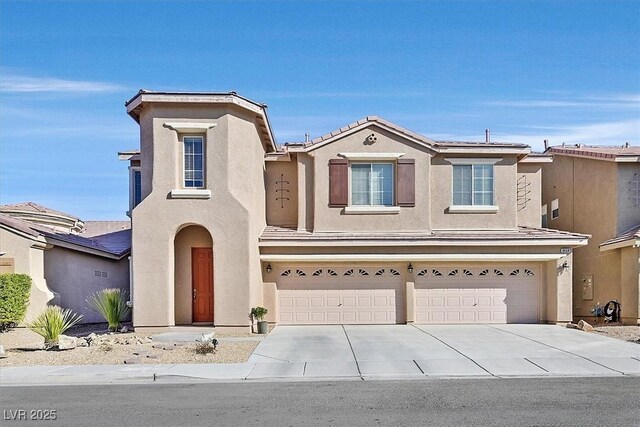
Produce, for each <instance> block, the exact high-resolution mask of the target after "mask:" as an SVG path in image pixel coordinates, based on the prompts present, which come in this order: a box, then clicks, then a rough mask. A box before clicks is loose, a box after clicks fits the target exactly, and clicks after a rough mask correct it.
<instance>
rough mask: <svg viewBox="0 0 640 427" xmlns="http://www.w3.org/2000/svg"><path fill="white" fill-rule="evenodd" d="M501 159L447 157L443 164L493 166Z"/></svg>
mask: <svg viewBox="0 0 640 427" xmlns="http://www.w3.org/2000/svg"><path fill="white" fill-rule="evenodd" d="M501 160H502V158H485V157H479V158H477V159H475V158H474V159H472V158H470V157H455V158H452V157H447V158H445V159H444V161H445V162H449V163H451V164H452V165H495V164H496V163H498V162H499V161H501Z"/></svg>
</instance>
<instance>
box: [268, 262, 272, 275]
mask: <svg viewBox="0 0 640 427" xmlns="http://www.w3.org/2000/svg"><path fill="white" fill-rule="evenodd" d="M271 270H273V268H271V263H268V264H267V273H271Z"/></svg>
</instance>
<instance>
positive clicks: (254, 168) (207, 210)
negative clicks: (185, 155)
mask: <svg viewBox="0 0 640 427" xmlns="http://www.w3.org/2000/svg"><path fill="white" fill-rule="evenodd" d="M180 120H183V121H189V122H194V121H204V122H208V123H209V122H214V123H216V126H215V127H213V128H212V129H209V130H208V131H207V132H206V135H205V138H206V142H205V151H206V154H205V163H206V188H207V189H210V190H211V193H212V195H211V198H210V199H171V198H170V196H169V194H170V192H171V190H172V189H176V188H181V187H180V184H181V179H182V178H181V177H182V173H181V170H182V157H181V144H180V143H179V135H178V134H177V133H176V132H175V131H173V130H170V129H168V128H166V127H164V126H163V124H164V123H165V122H166V121H180ZM140 128H141V165H142V189H143V197H144V199H143V201H142V202H141V203H140V204H139V205H138V206H137V207H136V208H135V209H134V210H133V215H132V225H133V238H132V239H133V242H132V257H133V279H134V280H133V294H134V301H133V302H134V317H133V321H134V325H135V326H142V327H144V326H149V327H150V326H172V325H174V323H175V319H176V311H175V292H174V273H175V265H174V253H175V248H174V238H175V236H176V233H177V232H178V231H179V230H180V229H181V228H182V227H184V226H185V225H201V226H203V227H204V228H206V229H207V231H208V232H209V233H210V234H211V236H212V239H213V246H214V254H213V255H214V294H215V297H214V312H215V318H214V323H215V324H216V325H217V326H247V325H248V324H249V321H248V317H247V315H248V313H249V311H250V308H251V306H255V305H258V304H260V303H261V302H262V278H261V268H260V261H259V255H258V246H257V244H256V242H257V240H258V237H259V235H260V234H261V233H262V230H263V229H264V226H265V217H266V214H265V190H264V174H265V167H264V148H263V146H262V143H261V141H260V139H259V134H258V131H257V128H256V118H255V117H253V116H251V115H249V114H248V113H246V112H245V111H244V110H242V109H239V108H236V107H232V106H225V105H206V104H205V105H178V104H163V105H161V106H160V105H153V106H150V105H147V106H145V107H144V109H143V110H142V112H141V115H140ZM181 318H182V315H181Z"/></svg>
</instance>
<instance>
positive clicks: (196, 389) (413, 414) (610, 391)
mask: <svg viewBox="0 0 640 427" xmlns="http://www.w3.org/2000/svg"><path fill="white" fill-rule="evenodd" d="M638 396H640V378H638V377H608V378H603V377H590V378H585V377H583V378H518V379H515V378H514V379H498V378H495V379H439V380H438V379H423V380H405V381H342V382H340V381H338V382H335V381H334V382H312V381H301V382H259V381H244V382H234V383H174V384H166V383H164V384H144V385H139V384H129V385H122V384H119V385H91V386H88V385H82V386H33V387H2V388H1V389H0V407H1V410H2V416H3V419H2V425H3V426H7V427H8V426H11V425H27V424H31V425H64V426H87V425H92V426H117V425H127V426H137V425H154V426H157V425H172V426H176V425H179V426H192V425H220V426H244V425H263V426H264V425H267V426H271V425H278V426H297V425H305V426H308V425H339V426H359V425H365V426H370V425H389V426H390V425H394V426H397V425H447V426H458V425H508V426H520V425H524V426H529V425H566V426H586V425H607V426H638V425H640V408H639V404H638ZM22 411H24V412H22ZM47 411H49V412H47ZM51 411H55V418H56V419H55V420H54V421H51V420H50V421H44V420H37V419H33V418H42V417H44V416H45V415H47V414H48V415H49V418H51ZM23 414H24V416H23ZM15 418H26V419H27V420H26V421H24V420H15Z"/></svg>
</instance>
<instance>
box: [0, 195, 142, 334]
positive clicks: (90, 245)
mask: <svg viewBox="0 0 640 427" xmlns="http://www.w3.org/2000/svg"><path fill="white" fill-rule="evenodd" d="M130 248H131V230H130V224H129V221H85V222H83V221H81V220H80V219H78V218H76V217H74V216H72V215H69V214H66V213H64V212H58V211H55V210H53V209H49V208H46V207H44V206H40V205H38V204H35V203H32V202H27V203H17V204H12V205H2V206H0V273H24V274H28V275H29V276H31V278H32V279H33V286H32V289H31V296H30V301H29V307H28V310H27V316H26V320H27V321H28V320H30V319H32V318H33V317H34V316H35V315H37V314H38V313H40V312H41V311H42V310H43V309H44V307H45V306H46V305H47V304H57V305H60V306H62V307H64V308H71V309H73V310H74V311H75V312H77V313H80V314H82V315H83V319H82V323H92V322H103V321H104V320H103V319H102V317H101V316H100V315H99V314H97V313H95V312H94V311H93V310H91V309H90V308H89V304H87V302H86V299H87V297H89V296H90V295H91V294H93V293H94V292H96V291H98V290H101V289H105V288H121V289H123V290H125V291H129V261H128V255H129V252H130Z"/></svg>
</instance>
